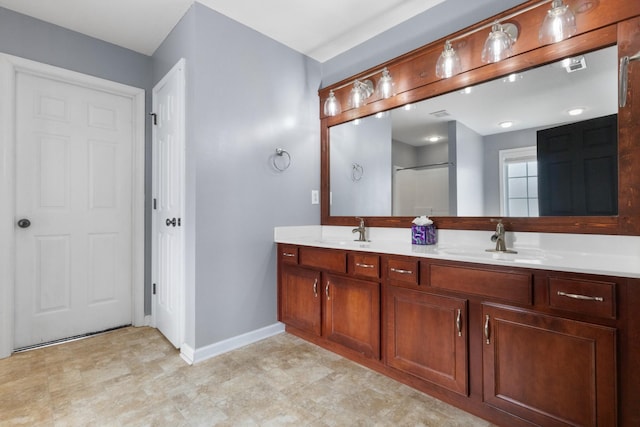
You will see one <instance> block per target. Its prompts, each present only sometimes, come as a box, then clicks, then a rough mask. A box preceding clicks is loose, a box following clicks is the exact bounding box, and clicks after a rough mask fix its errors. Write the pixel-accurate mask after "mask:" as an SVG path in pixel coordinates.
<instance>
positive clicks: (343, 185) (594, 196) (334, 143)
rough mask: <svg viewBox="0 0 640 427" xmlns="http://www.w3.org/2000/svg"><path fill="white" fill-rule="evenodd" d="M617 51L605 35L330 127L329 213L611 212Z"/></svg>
mask: <svg viewBox="0 0 640 427" xmlns="http://www.w3.org/2000/svg"><path fill="white" fill-rule="evenodd" d="M617 55H618V54H617V47H616V46H611V47H608V48H604V49H600V50H597V51H594V52H590V53H587V54H584V55H578V56H574V57H571V58H566V59H565V60H562V61H556V62H554V63H551V64H547V65H544V66H541V67H537V68H533V69H530V70H527V71H525V72H522V73H516V74H511V75H508V76H505V77H501V78H498V79H496V80H493V81H490V82H486V83H483V84H479V85H476V86H469V87H465V88H462V89H459V90H456V91H454V92H450V93H447V94H445V95H441V96H437V97H434V98H430V99H427V100H423V101H420V102H417V103H414V104H409V105H405V106H402V107H398V108H395V109H393V110H391V111H387V112H381V113H377V114H375V115H371V116H368V117H364V118H360V119H356V120H354V121H351V122H346V123H342V124H339V125H336V126H332V127H331V128H330V129H329V141H330V170H329V174H330V183H331V184H330V194H331V197H330V215H332V216H403V217H407V216H416V215H430V216H472V217H483V216H491V217H496V216H500V217H505V216H512V217H538V216H609V215H617V213H618V212H617V207H618V188H617V185H618V179H617V177H618V160H617V153H618V147H617V135H618V133H617V112H618V106H617ZM354 168H357V170H356V172H357V173H354ZM356 178H357V179H356Z"/></svg>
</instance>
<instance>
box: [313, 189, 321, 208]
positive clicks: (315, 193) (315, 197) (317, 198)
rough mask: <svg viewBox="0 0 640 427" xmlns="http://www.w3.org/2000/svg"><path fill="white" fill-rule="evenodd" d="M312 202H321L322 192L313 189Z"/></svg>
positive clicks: (315, 203) (314, 203)
mask: <svg viewBox="0 0 640 427" xmlns="http://www.w3.org/2000/svg"><path fill="white" fill-rule="evenodd" d="M311 204H312V205H317V204H320V193H319V192H318V190H311Z"/></svg>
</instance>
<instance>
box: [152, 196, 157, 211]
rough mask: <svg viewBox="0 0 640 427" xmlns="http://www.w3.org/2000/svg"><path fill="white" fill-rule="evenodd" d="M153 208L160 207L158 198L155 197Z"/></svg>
mask: <svg viewBox="0 0 640 427" xmlns="http://www.w3.org/2000/svg"><path fill="white" fill-rule="evenodd" d="M153 209H154V210H155V209H158V199H156V198H154V199H153Z"/></svg>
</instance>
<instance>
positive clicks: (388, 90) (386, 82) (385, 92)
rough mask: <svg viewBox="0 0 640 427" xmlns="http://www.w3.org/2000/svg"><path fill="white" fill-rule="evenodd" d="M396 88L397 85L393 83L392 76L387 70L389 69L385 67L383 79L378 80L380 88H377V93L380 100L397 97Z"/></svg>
mask: <svg viewBox="0 0 640 427" xmlns="http://www.w3.org/2000/svg"><path fill="white" fill-rule="evenodd" d="M394 86H395V84H394V82H393V78H391V75H390V74H389V70H387V68H386V67H385V68H384V69H383V70H382V77H380V80H378V87H377V88H376V93H377V94H378V96H379V97H380V98H383V99H387V98H391V97H392V96H393V95H395V92H394Z"/></svg>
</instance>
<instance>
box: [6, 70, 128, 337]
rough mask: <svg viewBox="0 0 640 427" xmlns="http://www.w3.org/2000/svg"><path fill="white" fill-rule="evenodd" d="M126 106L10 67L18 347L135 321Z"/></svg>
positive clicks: (105, 94) (120, 98) (82, 87)
mask: <svg viewBox="0 0 640 427" xmlns="http://www.w3.org/2000/svg"><path fill="white" fill-rule="evenodd" d="M132 111H133V105H132V99H131V98H130V97H125V96H120V95H117V94H113V93H109V92H106V91H102V90H97V89H92V88H89V87H87V86H85V85H80V84H77V85H76V84H72V83H69V82H64V81H60V80H57V79H53V78H48V77H46V76H39V75H36V74H31V73H28V72H18V73H17V74H16V168H15V176H16V192H15V214H16V219H25V220H28V221H30V226H27V224H26V223H24V222H23V223H19V224H18V225H19V228H16V233H15V250H16V252H15V254H16V255H15V257H16V258H15V259H16V272H15V282H16V286H15V301H16V305H15V337H14V346H15V348H20V347H25V346H29V345H33V344H39V343H43V342H48V341H53V340H57V339H61V338H65V337H70V336H75V335H80V334H85V333H89V332H95V331H101V330H105V329H109V328H112V327H117V326H121V325H127V324H131V323H132V244H131V242H132V212H133V209H132V177H133V163H134V162H133V151H134V143H133V140H134V130H133V122H132V117H133V112H132Z"/></svg>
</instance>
